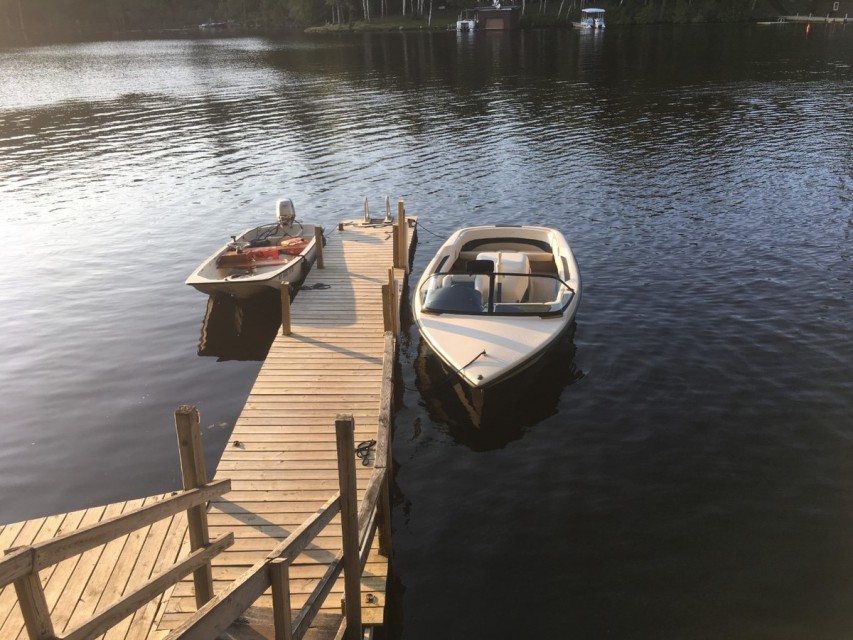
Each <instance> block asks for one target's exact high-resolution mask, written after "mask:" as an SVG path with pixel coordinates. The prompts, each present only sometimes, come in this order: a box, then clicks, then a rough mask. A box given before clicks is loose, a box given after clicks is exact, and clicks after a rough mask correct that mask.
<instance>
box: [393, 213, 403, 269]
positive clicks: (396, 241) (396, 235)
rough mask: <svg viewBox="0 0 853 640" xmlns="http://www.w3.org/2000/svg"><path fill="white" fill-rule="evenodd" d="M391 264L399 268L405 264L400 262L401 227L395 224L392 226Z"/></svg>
mask: <svg viewBox="0 0 853 640" xmlns="http://www.w3.org/2000/svg"><path fill="white" fill-rule="evenodd" d="M391 255H392V258H391V264H392V265H393V266H395V267H397V268H398V269H401V268H402V266H403V265H401V264H400V227H399V226H398V225H396V224H395V225H394V226H393V227H391Z"/></svg>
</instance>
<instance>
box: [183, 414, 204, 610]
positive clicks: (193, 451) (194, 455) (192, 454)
mask: <svg viewBox="0 0 853 640" xmlns="http://www.w3.org/2000/svg"><path fill="white" fill-rule="evenodd" d="M175 431H177V434H178V450H179V452H180V455H181V475H182V477H183V482H184V490H185V491H189V490H190V489H196V488H198V487H200V486H202V485H205V484H207V471H206V470H205V467H204V449H203V448H202V446H201V429H200V428H199V415H198V409H197V408H196V407H194V406H192V405H183V406H181V407H178V409H177V411H175ZM187 523H188V525H189V533H190V549H191V550H192V551H196V550H198V549H201V548H203V547H207V546H208V545H210V534H209V532H208V528H207V507H206V506H205V505H203V504H202V505H198V506H196V507H190V508H189V509H187ZM193 584H194V585H195V602H196V606H197V607H199V608H201V606H202V605H204V603H205V602H207V601H208V600H211V599H212V598H213V572H212V570H211V567H210V561H207V562H205V563H204V565H203V566H201V567H199V568H198V569H196V570H195V571H194V572H193Z"/></svg>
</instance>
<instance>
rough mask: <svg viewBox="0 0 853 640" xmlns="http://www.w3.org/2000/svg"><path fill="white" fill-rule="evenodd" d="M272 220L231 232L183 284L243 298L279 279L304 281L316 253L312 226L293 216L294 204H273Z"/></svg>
mask: <svg viewBox="0 0 853 640" xmlns="http://www.w3.org/2000/svg"><path fill="white" fill-rule="evenodd" d="M276 212H277V216H276V218H277V219H276V222H274V223H272V224H266V225H262V226H260V227H256V228H254V229H249V230H248V231H244V232H243V233H241V234H240V235H238V236H231V242H229V243H227V244H226V245H225V246H223V247H222V248H221V249H219V250H218V251H216V252H215V253H214V254H213V255H211V256H210V257H209V258H207V260H205V261H204V262H202V263H201V265H200V266H199V267H198V268H197V269H196V270H195V271H193V273H192V275H191V276H190V277H189V278H187V284H188V285H191V286H193V287H195V288H196V289H198V290H199V291H201V292H202V293H207V294H212V293H227V294H230V295H232V296H235V297H238V298H248V297H250V296H253V295H255V294H258V293H260V292H262V291H264V290H269V289H271V288H272V289H275V290H279V289H280V288H281V283H282V282H285V281H289V282H293V283H296V282H301V281H302V280H304V279H305V276H306V275H307V274H308V271H310V270H311V265H313V264H314V259H315V258H316V256H317V248H316V238H315V235H314V234H315V229H316V228H320V229H321V231H322V227H319V225H314V224H303V223H301V222H298V221H297V220H296V213H295V210H294V208H293V202H291V201H290V199H289V198H283V199H281V200H279V201H278V202H277V203H276Z"/></svg>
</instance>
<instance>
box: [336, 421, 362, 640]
mask: <svg viewBox="0 0 853 640" xmlns="http://www.w3.org/2000/svg"><path fill="white" fill-rule="evenodd" d="M335 440H336V444H337V453H338V482H339V483H340V488H341V537H342V539H343V540H342V542H343V554H344V600H345V602H346V607H345V608H346V625H347V628H346V634H345V636H344V637H345V638H346V640H360V638H361V566H360V560H359V552H358V505H357V500H356V491H357V485H356V475H355V453H354V451H355V420H354V419H353V417H352V415H351V414H338V416H337V418H336V419H335Z"/></svg>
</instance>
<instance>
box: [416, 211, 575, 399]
mask: <svg viewBox="0 0 853 640" xmlns="http://www.w3.org/2000/svg"><path fill="white" fill-rule="evenodd" d="M580 298H581V280H580V272H579V271H578V266H577V262H576V261H575V257H574V255H573V254H572V250H571V248H570V247H569V244H568V242H567V241H566V239H565V237H564V236H563V234H561V233H560V232H559V231H557V230H555V229H550V228H547V227H527V226H483V227H467V228H464V229H460V230H459V231H456V232H455V233H454V234H453V235H451V236H450V238H448V240H447V241H446V242H445V243H444V244H443V245H442V246H441V248H440V249H439V250H438V253H436V255H435V257H434V258H433V259H432V261H431V262H430V263H429V264H428V265H427V267H426V269H425V270H424V273H423V275H422V276H421V279H420V281H419V282H418V286H417V289H416V290H415V293H414V301H413V306H414V317H415V322H416V323H417V325H418V329H419V330H420V332H421V335H422V336H423V338H424V340H425V341H426V342H427V344H429V346H430V347H431V348H432V349H433V350H434V351H435V353H436V354H437V355H438V356H439V357H440V358H441V359H442V360H443V361H444V363H445V364H446V365H447V366H448V367H449V368H450V369H451V370H452V371H454V372H455V373H457V374H458V375H459V376H460V377H461V378H462V379H463V380H464V381H465V382H466V383H467V384H468V385H470V386H471V387H473V388H475V389H483V388H486V387H489V386H491V385H494V384H496V383H498V382H500V381H502V380H505V379H507V378H510V377H511V376H513V375H515V374H516V373H518V372H519V371H521V370H523V369H524V368H525V367H527V366H528V365H530V364H532V363H533V362H535V361H536V359H537V358H538V357H539V356H541V355H542V354H543V352H544V351H545V350H546V349H548V347H549V346H551V345H552V344H553V343H554V342H555V341H556V340H557V338H558V337H559V336H560V335H561V334H562V333H563V332H564V331H565V330H566V329H567V328H568V327H569V325H570V323H571V321H572V319H573V318H574V315H575V313H576V311H577V308H578V304H579V303H580Z"/></svg>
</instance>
